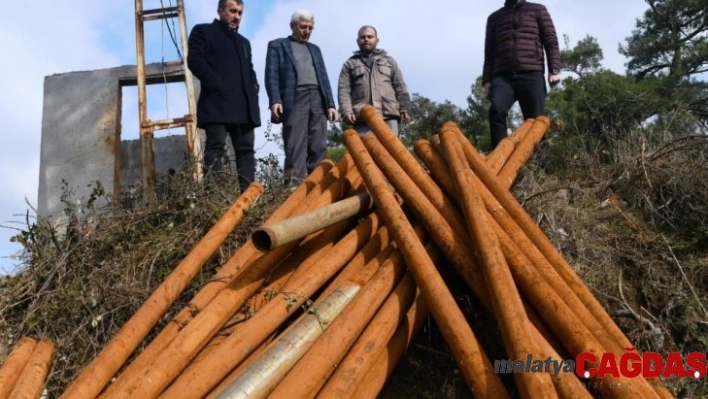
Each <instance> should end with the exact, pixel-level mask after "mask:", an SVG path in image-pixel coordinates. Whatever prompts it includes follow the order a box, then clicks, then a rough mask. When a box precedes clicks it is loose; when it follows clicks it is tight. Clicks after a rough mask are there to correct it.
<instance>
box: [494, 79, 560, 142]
mask: <svg viewBox="0 0 708 399" xmlns="http://www.w3.org/2000/svg"><path fill="white" fill-rule="evenodd" d="M489 97H490V100H491V103H492V104H491V106H490V107H489V126H490V130H491V132H490V133H491V139H492V149H494V148H495V147H496V146H497V144H499V142H500V141H502V139H504V138H505V137H506V136H507V126H506V118H507V115H508V114H509V110H510V109H511V106H512V105H514V102H515V101H517V100H518V101H519V106H520V107H521V113H522V114H523V115H524V119H528V118H535V117H537V116H540V115H543V110H544V107H545V105H546V81H545V79H544V76H543V72H514V73H509V74H503V75H496V76H494V77H492V81H491V82H490V87H489Z"/></svg>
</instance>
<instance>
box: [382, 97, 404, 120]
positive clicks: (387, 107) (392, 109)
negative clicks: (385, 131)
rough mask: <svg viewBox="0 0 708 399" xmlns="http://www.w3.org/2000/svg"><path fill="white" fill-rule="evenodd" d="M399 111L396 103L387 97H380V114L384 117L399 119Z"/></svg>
mask: <svg viewBox="0 0 708 399" xmlns="http://www.w3.org/2000/svg"><path fill="white" fill-rule="evenodd" d="M399 109H400V105H399V104H398V101H396V100H394V99H392V98H389V97H381V113H382V114H383V116H384V117H396V118H400V117H401V112H400V110H399Z"/></svg>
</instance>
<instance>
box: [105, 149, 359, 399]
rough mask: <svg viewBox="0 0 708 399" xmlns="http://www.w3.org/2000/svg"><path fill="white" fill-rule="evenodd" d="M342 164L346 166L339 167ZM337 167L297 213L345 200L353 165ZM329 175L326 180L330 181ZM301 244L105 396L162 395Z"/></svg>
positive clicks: (268, 258)
mask: <svg viewBox="0 0 708 399" xmlns="http://www.w3.org/2000/svg"><path fill="white" fill-rule="evenodd" d="M340 165H341V166H343V167H342V168H339V166H340ZM337 166H338V167H337V168H333V169H332V170H330V171H329V173H328V174H327V176H330V179H331V180H334V183H333V184H331V186H332V187H328V188H327V190H325V191H324V192H323V193H322V195H317V194H318V193H317V191H318V190H317V189H318V188H320V187H321V186H316V187H315V189H314V190H313V191H312V192H311V194H312V195H313V200H312V201H306V202H303V203H301V204H300V205H299V206H298V208H297V209H296V210H295V211H294V212H293V213H295V212H298V213H301V212H306V211H308V210H310V209H311V207H315V206H324V205H327V204H331V203H332V202H333V201H336V200H338V199H339V198H340V197H341V194H342V190H343V189H344V187H343V184H337V183H339V182H341V179H339V176H340V173H341V171H340V169H344V170H345V171H348V170H349V168H350V166H351V164H350V163H349V161H348V160H347V158H346V157H345V158H343V159H342V160H341V161H340V163H339V164H338V165H337ZM327 176H326V177H325V180H327ZM323 184H324V183H323ZM308 198H310V196H308ZM298 243H299V242H298V241H294V242H292V243H290V244H287V245H285V246H282V247H279V248H277V249H275V250H273V251H271V252H269V253H268V254H266V255H264V256H263V257H261V258H258V259H257V260H256V261H255V262H254V263H253V264H252V265H251V266H250V267H248V268H247V269H245V270H244V271H243V272H242V273H241V274H240V275H239V276H238V278H236V279H234V280H233V281H232V282H231V283H229V285H228V286H227V287H226V288H224V289H223V290H222V291H221V292H220V293H219V294H218V295H217V296H216V297H215V298H214V299H213V300H212V301H211V302H210V303H209V306H207V307H206V308H204V309H203V310H202V311H201V312H199V313H198V314H197V315H196V317H194V319H192V320H191V321H190V322H189V324H187V325H186V326H185V327H184V329H182V330H181V331H180V332H179V333H178V334H177V336H176V337H175V339H174V340H173V341H172V342H170V343H169V344H168V345H167V347H166V348H165V349H164V350H163V351H162V352H161V353H160V354H158V355H157V356H156V357H155V358H154V359H153V360H152V361H151V362H150V363H149V364H148V366H146V367H145V368H143V369H142V370H138V371H136V376H135V378H132V379H131V380H129V381H126V383H125V384H126V385H125V386H120V387H119V388H120V389H119V388H116V389H115V390H111V392H110V394H111V395H110V396H109V395H108V393H109V392H108V391H107V393H106V396H105V397H125V398H128V397H131V396H132V395H134V394H136V393H138V392H140V393H141V394H145V395H154V396H156V395H158V394H159V393H161V392H162V390H164V389H165V388H166V387H167V385H169V383H170V382H171V381H172V380H173V379H174V378H175V377H177V375H179V373H180V372H181V371H182V369H183V368H184V367H185V366H186V365H187V363H189V362H190V361H191V360H192V359H193V358H194V357H195V356H196V355H197V354H198V353H199V351H200V350H201V349H202V348H203V347H204V346H205V345H206V344H207V342H208V341H209V340H210V339H211V337H212V336H213V335H214V334H215V333H216V332H217V331H218V330H219V328H220V327H221V326H222V325H224V323H226V322H227V321H228V319H229V318H231V316H232V315H233V314H234V313H235V311H236V310H237V309H239V308H240V307H241V305H243V303H244V302H245V301H246V299H248V298H249V297H250V296H251V295H253V294H254V293H255V292H256V291H257V290H258V288H259V287H260V285H261V284H262V281H263V278H264V276H265V274H266V273H267V272H268V270H270V269H271V268H272V267H273V266H274V265H276V264H277V263H279V262H280V261H281V260H282V259H283V257H284V256H285V255H286V254H288V253H290V252H291V251H292V250H293V249H294V248H295V247H296V246H297V245H298Z"/></svg>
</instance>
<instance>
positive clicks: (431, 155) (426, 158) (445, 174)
mask: <svg viewBox="0 0 708 399" xmlns="http://www.w3.org/2000/svg"><path fill="white" fill-rule="evenodd" d="M416 149H417V148H416ZM418 155H419V156H420V158H421V159H422V160H423V162H425V164H426V165H427V166H428V168H430V170H431V173H433V176H434V177H435V179H436V180H438V181H444V182H446V183H445V184H452V181H451V180H452V178H451V177H450V172H449V169H448V166H447V163H446V162H445V160H444V159H443V158H442V156H441V155H440V154H438V153H437V152H431V151H425V152H420V153H418ZM444 189H445V190H446V191H448V192H450V193H453V195H454V196H451V199H452V200H454V201H456V202H457V203H459V202H460V199H459V197H458V196H457V194H456V189H455V187H454V185H451V186H446V187H444ZM478 190H479V192H480V194H482V200H483V201H485V204H487V201H488V197H487V196H486V195H487V194H489V191H488V190H486V188H484V187H483V186H480V187H479V188H478ZM489 195H491V194H489ZM499 209H501V206H500V205H498V204H497V205H496V206H489V205H488V204H487V210H499ZM507 216H508V215H507ZM494 217H495V218H496V217H497V215H496V213H494ZM529 246H531V247H532V246H533V244H529ZM524 249H526V247H524ZM483 304H485V306H486V305H488V304H487V303H485V302H483ZM487 309H488V310H490V312H491V310H492V309H491V307H487ZM526 313H527V315H528V316H529V318H530V319H531V321H532V323H533V324H534V326H535V327H536V328H537V329H538V332H539V333H540V334H541V335H542V336H543V337H545V339H546V340H547V341H548V342H549V343H550V344H551V345H552V346H553V347H554V348H557V349H556V350H562V349H563V346H562V345H561V344H560V342H559V341H558V340H557V339H556V337H555V335H554V334H553V333H552V332H551V331H550V330H549V329H548V327H547V326H546V324H545V323H544V322H543V321H542V320H541V319H540V318H539V316H537V314H536V312H535V311H534V310H533V309H532V308H530V307H528V306H526Z"/></svg>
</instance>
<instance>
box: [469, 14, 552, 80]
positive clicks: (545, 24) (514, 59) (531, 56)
mask: <svg viewBox="0 0 708 399" xmlns="http://www.w3.org/2000/svg"><path fill="white" fill-rule="evenodd" d="M544 50H545V53H546V57H547V59H548V66H549V68H548V69H549V71H557V70H560V67H561V61H560V50H559V49H558V37H557V36H556V29H555V27H554V26H553V20H552V19H551V16H550V15H549V14H548V10H547V9H546V7H545V6H543V5H541V4H536V3H528V2H526V1H525V0H518V2H514V1H513V0H511V1H509V0H507V4H505V5H504V7H502V8H500V9H499V10H497V11H495V12H494V13H492V14H491V15H490V16H489V18H488V19H487V34H486V39H485V44H484V70H483V74H482V79H483V81H484V82H485V83H486V82H489V81H490V80H491V79H492V76H494V75H497V74H500V73H505V72H519V71H540V72H543V71H544V69H545V63H544V59H543V54H544Z"/></svg>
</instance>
